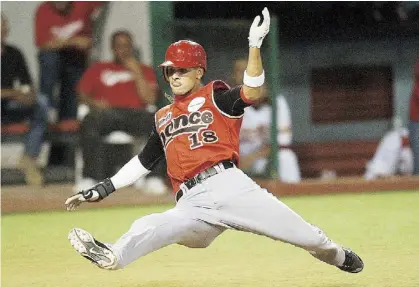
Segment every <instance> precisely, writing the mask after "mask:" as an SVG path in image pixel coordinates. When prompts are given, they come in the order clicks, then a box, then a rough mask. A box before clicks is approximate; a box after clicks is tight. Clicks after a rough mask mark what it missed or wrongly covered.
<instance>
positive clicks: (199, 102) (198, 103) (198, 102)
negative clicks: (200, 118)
mask: <svg viewBox="0 0 419 287" xmlns="http://www.w3.org/2000/svg"><path fill="white" fill-rule="evenodd" d="M204 104H205V98H203V97H197V98H195V99H193V100H192V101H191V102H190V103H189V105H188V112H190V113H193V112H196V111H198V110H199V109H200V108H201V107H202V106H203V105H204Z"/></svg>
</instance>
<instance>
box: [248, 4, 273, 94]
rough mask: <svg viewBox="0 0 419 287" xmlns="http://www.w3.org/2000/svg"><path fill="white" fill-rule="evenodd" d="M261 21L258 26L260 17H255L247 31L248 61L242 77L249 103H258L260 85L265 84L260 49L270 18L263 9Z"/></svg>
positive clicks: (267, 12)
mask: <svg viewBox="0 0 419 287" xmlns="http://www.w3.org/2000/svg"><path fill="white" fill-rule="evenodd" d="M262 15H263V21H262V23H261V24H260V25H259V22H260V16H256V18H255V19H254V20H253V23H252V25H251V26H250V31H249V37H248V39H249V59H248V62H247V68H246V70H245V72H244V77H243V84H244V85H243V94H244V96H245V98H246V99H248V100H249V101H252V102H253V101H258V100H259V99H260V98H261V97H262V88H261V87H262V85H263V83H264V82H265V72H264V70H263V66H262V57H261V55H260V47H261V46H262V42H263V39H264V38H265V36H266V35H267V34H268V32H269V26H270V16H269V11H268V9H267V8H266V7H265V8H264V9H263V10H262Z"/></svg>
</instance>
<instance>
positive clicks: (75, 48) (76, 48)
mask: <svg viewBox="0 0 419 287" xmlns="http://www.w3.org/2000/svg"><path fill="white" fill-rule="evenodd" d="M101 5H102V3H101V2H98V1H93V2H87V1H45V2H43V3H41V4H40V5H39V7H38V9H37V11H36V16H35V44H36V46H37V47H38V51H39V53H38V62H39V89H40V91H41V93H43V94H45V95H47V96H48V99H49V103H48V106H49V108H48V121H49V122H57V121H65V120H75V119H76V117H77V108H78V103H77V96H76V92H75V85H76V83H77V82H78V81H79V79H80V77H81V75H82V74H83V72H84V71H85V69H86V64H87V61H88V57H89V52H90V49H91V47H92V19H94V18H95V17H97V16H98V13H99V9H100V6H101ZM58 87H59V89H58V91H59V92H58V98H55V96H56V95H55V91H57V89H56V88H58ZM70 150H71V147H68V146H62V145H60V144H58V143H53V145H52V146H51V150H50V157H49V163H50V164H52V165H54V164H57V165H62V164H63V163H64V164H65V165H66V164H68V163H66V162H65V161H66V160H65V159H66V158H67V154H68V153H69V151H70Z"/></svg>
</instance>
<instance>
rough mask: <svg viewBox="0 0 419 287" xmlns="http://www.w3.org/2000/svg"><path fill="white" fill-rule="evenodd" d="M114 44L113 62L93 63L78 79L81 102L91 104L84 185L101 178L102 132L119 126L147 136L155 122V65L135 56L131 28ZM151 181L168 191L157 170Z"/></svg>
mask: <svg viewBox="0 0 419 287" xmlns="http://www.w3.org/2000/svg"><path fill="white" fill-rule="evenodd" d="M111 48H112V52H113V57H114V60H113V62H98V63H96V64H94V65H92V66H91V67H90V68H89V69H88V70H87V71H86V72H85V73H84V74H83V76H82V78H81V80H80V82H79V83H78V94H79V97H80V102H81V103H84V104H86V105H87V106H88V107H89V108H90V112H89V113H88V114H87V116H86V117H85V118H84V120H83V122H82V125H81V145H82V152H83V159H84V169H83V177H84V178H85V180H84V182H83V186H85V185H91V184H95V183H96V182H98V181H99V180H100V179H101V178H100V176H102V175H100V174H99V175H98V174H97V167H98V166H100V163H101V161H100V160H101V159H100V158H98V156H97V154H98V153H97V151H98V149H100V148H101V146H102V145H103V143H102V140H103V136H105V135H107V134H109V133H111V132H113V131H119V130H120V131H124V132H127V133H129V134H132V135H136V136H148V135H149V134H150V132H151V127H152V125H153V122H154V112H155V110H156V107H155V106H154V104H155V102H156V98H157V94H158V85H157V79H156V76H155V73H154V71H153V69H152V68H151V67H148V66H146V65H144V64H142V63H140V62H138V60H137V59H136V58H135V57H134V45H133V37H132V35H131V34H130V33H129V32H128V31H125V30H120V31H116V32H114V33H113V35H112V36H111ZM164 172H165V170H164V169H163V170H161V173H162V174H164ZM148 181H149V184H151V182H152V183H153V184H152V185H153V187H150V186H149V187H148V188H154V189H160V190H162V192H165V191H166V185H165V184H163V181H162V179H161V177H160V178H159V177H156V174H154V175H151V176H150V177H149V178H148ZM155 193H160V192H158V191H156V192H155Z"/></svg>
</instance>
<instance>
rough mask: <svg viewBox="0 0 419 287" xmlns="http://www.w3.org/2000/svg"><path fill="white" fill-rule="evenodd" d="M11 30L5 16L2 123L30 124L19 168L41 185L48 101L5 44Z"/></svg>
mask: <svg viewBox="0 0 419 287" xmlns="http://www.w3.org/2000/svg"><path fill="white" fill-rule="evenodd" d="M8 28H9V27H8V23H7V19H6V17H5V16H4V15H3V14H1V123H2V124H10V123H19V122H24V121H26V120H29V121H30V128H29V132H28V134H27V135H26V138H25V152H24V155H23V157H22V159H21V161H20V163H19V167H20V168H21V169H22V170H23V171H24V173H25V180H26V183H28V184H31V185H40V184H42V181H43V179H42V174H41V172H40V170H39V168H38V166H37V163H36V161H37V158H38V155H39V153H40V150H41V145H42V143H43V140H44V132H45V129H46V126H47V111H48V105H47V98H46V96H44V95H41V94H36V92H35V89H34V86H33V82H32V79H31V76H30V74H29V71H28V66H27V65H26V61H25V58H24V56H23V55H22V53H21V52H20V51H19V49H17V48H16V47H13V46H10V45H7V44H6V43H5V40H6V38H7V36H8V32H9V29H8Z"/></svg>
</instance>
